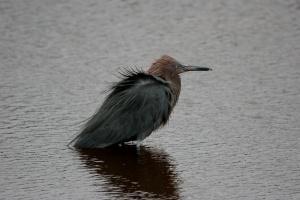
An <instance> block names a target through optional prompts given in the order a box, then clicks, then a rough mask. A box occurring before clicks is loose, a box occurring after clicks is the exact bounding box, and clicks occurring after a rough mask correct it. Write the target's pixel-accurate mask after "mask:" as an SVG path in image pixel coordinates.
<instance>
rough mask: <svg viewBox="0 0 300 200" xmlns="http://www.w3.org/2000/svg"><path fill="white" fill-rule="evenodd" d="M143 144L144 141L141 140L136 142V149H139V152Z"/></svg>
mask: <svg viewBox="0 0 300 200" xmlns="http://www.w3.org/2000/svg"><path fill="white" fill-rule="evenodd" d="M141 144H142V141H141V140H137V141H136V148H137V150H140V148H141Z"/></svg>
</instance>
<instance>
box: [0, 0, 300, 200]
mask: <svg viewBox="0 0 300 200" xmlns="http://www.w3.org/2000/svg"><path fill="white" fill-rule="evenodd" d="M299 10H300V3H299V1H297V0H288V1H279V0H274V1H271V0H270V1H258V0H257V1H246V0H244V1H238V0H229V1H217V0H214V1H184V2H183V1H170V2H166V1H164V2H161V1H134V0H128V1H127V0H124V1H116V0H112V1H107V2H100V1H93V0H88V1H79V0H78V1H69V0H65V1H54V0H51V1H47V0H45V1H40V0H36V1H34V0H29V1H16V0H9V1H5V0H2V1H0V58H1V62H0V69H1V73H0V99H1V101H0V108H1V115H0V133H1V138H0V150H1V151H0V152H1V153H0V158H1V162H0V185H1V186H0V193H1V199H131V198H137V199H139V198H140V199H231V200H232V199H299V198H300V156H299V152H300V135H299V133H300V120H299V119H300V114H299V113H300V57H299V55H300V46H299V45H300V20H299V19H300V12H299ZM162 54H169V55H171V56H174V57H175V58H177V59H178V60H180V61H182V62H184V63H189V64H194V65H196V64H206V65H213V69H214V71H212V72H203V73H196V72H195V73H187V74H184V75H183V76H182V93H181V96H180V99H179V102H178V105H177V106H176V108H175V110H174V113H173V114H172V116H171V119H170V122H169V123H168V125H167V126H166V127H165V128H163V129H160V130H158V131H156V132H155V133H153V134H152V135H151V136H150V137H149V138H147V139H146V140H145V141H144V142H143V145H142V147H141V148H140V149H139V150H137V149H135V147H133V146H128V147H124V148H121V149H106V150H97V151H96V150H94V151H76V150H73V149H69V148H68V147H67V146H66V145H67V143H68V142H69V141H70V140H71V139H72V138H73V137H74V136H75V135H76V134H77V133H78V132H79V130H80V127H81V125H82V124H83V123H84V120H85V119H87V118H88V117H89V116H90V115H92V114H93V112H94V111H95V110H96V108H97V107H99V105H100V104H101V102H102V101H103V99H104V97H105V94H103V93H102V91H104V90H106V89H107V87H108V86H109V84H110V83H111V82H113V81H117V80H118V78H117V77H116V76H115V75H117V71H118V70H119V69H120V68H122V67H128V66H138V67H142V68H144V69H146V68H147V66H149V64H150V63H151V62H153V60H154V59H156V58H158V57H159V56H160V55H162Z"/></svg>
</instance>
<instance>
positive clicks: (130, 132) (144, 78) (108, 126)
mask: <svg viewBox="0 0 300 200" xmlns="http://www.w3.org/2000/svg"><path fill="white" fill-rule="evenodd" d="M171 96H172V95H171V91H170V88H169V84H168V83H167V82H166V81H164V80H162V79H160V78H158V77H154V76H152V75H148V74H145V73H143V72H130V73H129V74H126V75H125V79H123V80H122V81H120V82H119V83H117V84H116V85H114V86H113V87H112V91H111V93H110V94H109V96H108V97H107V98H106V100H105V101H104V103H103V105H102V106H101V107H100V109H99V110H98V111H97V112H96V113H95V115H94V116H93V117H92V118H91V119H90V120H89V121H88V122H87V124H86V126H85V127H84V129H83V130H82V132H81V133H80V134H79V135H78V136H77V137H76V138H75V139H74V140H73V141H72V142H71V143H72V144H74V146H75V147H78V148H104V147H107V146H110V145H114V144H118V143H123V142H127V141H134V140H143V139H144V138H145V137H147V136H149V135H150V134H151V132H152V131H153V130H155V129H157V128H159V127H160V126H161V125H163V124H165V123H166V122H167V121H168V118H169V115H170V112H171V106H170V102H171Z"/></svg>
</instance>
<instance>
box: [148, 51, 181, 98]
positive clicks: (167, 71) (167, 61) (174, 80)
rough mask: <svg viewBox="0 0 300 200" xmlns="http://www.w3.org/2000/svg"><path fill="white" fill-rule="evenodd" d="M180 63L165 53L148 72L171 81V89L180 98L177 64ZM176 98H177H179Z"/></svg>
mask: <svg viewBox="0 0 300 200" xmlns="http://www.w3.org/2000/svg"><path fill="white" fill-rule="evenodd" d="M178 65H180V63H179V62H178V61H177V60H175V59H174V58H172V57H171V56H168V55H163V56H162V57H161V58H159V59H158V60H156V61H155V62H154V63H153V64H152V65H151V67H150V68H149V70H148V73H149V74H151V75H153V76H158V77H160V78H163V79H164V80H166V81H168V82H169V83H170V87H171V90H172V91H173V92H174V94H175V95H176V97H177V98H178V96H179V93H180V88H181V80H180V76H179V74H178V72H177V66H178ZM177 98H176V99H177Z"/></svg>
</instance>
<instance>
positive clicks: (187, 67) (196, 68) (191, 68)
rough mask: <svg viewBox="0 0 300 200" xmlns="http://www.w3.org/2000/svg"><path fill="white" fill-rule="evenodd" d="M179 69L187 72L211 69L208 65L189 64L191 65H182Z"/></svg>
mask: <svg viewBox="0 0 300 200" xmlns="http://www.w3.org/2000/svg"><path fill="white" fill-rule="evenodd" d="M181 69H182V71H183V72H188V71H211V70H212V69H211V68H209V67H202V66H191V65H182V67H181Z"/></svg>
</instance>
